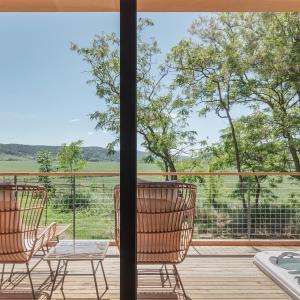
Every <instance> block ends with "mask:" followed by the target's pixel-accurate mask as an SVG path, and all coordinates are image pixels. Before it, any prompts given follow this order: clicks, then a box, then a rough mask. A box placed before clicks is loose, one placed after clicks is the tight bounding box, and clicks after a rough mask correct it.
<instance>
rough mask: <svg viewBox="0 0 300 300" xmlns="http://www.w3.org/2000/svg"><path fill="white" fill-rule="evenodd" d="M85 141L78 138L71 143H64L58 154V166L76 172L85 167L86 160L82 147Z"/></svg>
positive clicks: (65, 170) (63, 169) (66, 170)
mask: <svg viewBox="0 0 300 300" xmlns="http://www.w3.org/2000/svg"><path fill="white" fill-rule="evenodd" d="M82 143H83V141H81V140H78V141H75V142H72V143H70V144H69V145H67V144H63V145H62V146H61V149H60V151H59V153H58V155H57V160H58V168H59V169H60V170H62V171H64V172H76V171H80V170H82V169H83V168H84V166H85V164H86V162H85V160H84V158H83V151H82V149H81V145H82Z"/></svg>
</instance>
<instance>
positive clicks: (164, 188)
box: [114, 182, 196, 264]
mask: <svg viewBox="0 0 300 300" xmlns="http://www.w3.org/2000/svg"><path fill="white" fill-rule="evenodd" d="M119 196H120V186H119V185H118V186H116V187H115V193H114V197H115V221H116V227H115V228H116V233H115V237H116V243H117V245H118V246H119V245H120V214H119V213H120V210H119V208H120V201H119ZM195 202H196V186H195V185H193V184H185V183H177V182H147V183H138V184H137V261H138V263H139V264H147V263H148V264H156V263H157V264H164V263H173V264H175V263H180V262H182V261H183V259H184V258H185V256H186V253H187V251H188V249H189V246H190V244H191V241H192V236H193V228H194V218H195Z"/></svg>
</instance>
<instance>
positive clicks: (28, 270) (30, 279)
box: [26, 263, 36, 300]
mask: <svg viewBox="0 0 300 300" xmlns="http://www.w3.org/2000/svg"><path fill="white" fill-rule="evenodd" d="M26 268H27V274H28V277H29V281H30V286H31V292H32V296H33V299H34V300H36V297H35V292H34V287H33V283H32V278H31V273H30V269H29V264H28V263H26Z"/></svg>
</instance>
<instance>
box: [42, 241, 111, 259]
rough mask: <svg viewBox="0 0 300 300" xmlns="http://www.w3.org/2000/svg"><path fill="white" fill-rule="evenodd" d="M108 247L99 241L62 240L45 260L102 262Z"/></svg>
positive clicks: (105, 242) (107, 244)
mask: <svg viewBox="0 0 300 300" xmlns="http://www.w3.org/2000/svg"><path fill="white" fill-rule="evenodd" d="M108 246H109V242H108V241H103V240H102V241H101V240H75V241H70V240H63V241H60V242H59V243H58V244H57V245H56V246H55V247H53V248H52V249H51V250H50V251H49V253H48V254H47V255H46V256H45V258H44V259H45V260H103V259H104V258H105V255H106V252H107V249H108Z"/></svg>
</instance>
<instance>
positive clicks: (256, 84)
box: [235, 13, 300, 172]
mask: <svg viewBox="0 0 300 300" xmlns="http://www.w3.org/2000/svg"><path fill="white" fill-rule="evenodd" d="M235 18H236V22H237V23H238V24H239V26H238V34H239V37H240V39H241V41H242V44H243V47H241V48H240V51H241V53H244V54H243V55H244V56H245V61H246V63H247V65H248V67H247V71H246V72H244V74H243V76H241V80H240V81H241V93H242V94H243V95H244V97H245V98H247V99H248V100H252V103H255V105H257V103H259V104H260V106H261V107H262V109H265V110H266V111H267V112H268V113H269V114H270V115H271V116H272V119H273V125H274V133H275V135H276V137H277V138H280V139H282V140H283V141H284V142H285V143H286V144H287V147H288V149H289V152H290V155H291V158H292V161H293V164H294V170H296V171H298V172H299V171H300V157H299V156H300V140H299V138H300V14H299V13H280V14H279V13H261V14H252V13H251V14H240V15H237V16H236V17H235Z"/></svg>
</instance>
